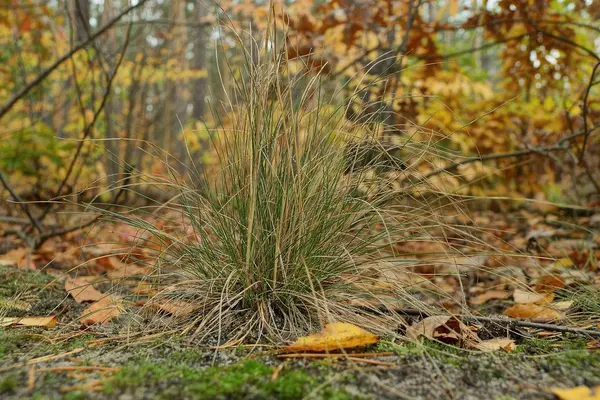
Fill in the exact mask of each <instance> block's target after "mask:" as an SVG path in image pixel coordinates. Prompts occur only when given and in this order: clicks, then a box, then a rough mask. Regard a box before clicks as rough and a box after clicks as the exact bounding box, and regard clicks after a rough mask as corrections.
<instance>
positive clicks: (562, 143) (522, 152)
mask: <svg viewBox="0 0 600 400" xmlns="http://www.w3.org/2000/svg"><path fill="white" fill-rule="evenodd" d="M599 127H600V126H595V127H593V128H591V129H590V130H589V132H588V133H591V132H592V131H594V130H595V129H597V128H599ZM585 134H586V132H585V131H579V132H576V133H574V134H571V135H569V136H567V137H564V138H563V139H561V140H560V141H559V142H558V143H557V144H555V145H552V146H545V147H538V148H530V149H523V150H517V151H511V152H507V153H495V154H486V155H483V156H479V157H468V158H465V159H464V160H461V161H457V162H455V163H452V164H449V165H446V166H444V167H441V168H438V169H436V170H434V171H432V172H430V173H428V174H427V175H425V176H424V177H422V178H421V179H419V181H417V182H416V183H415V184H413V186H416V185H419V184H421V183H423V182H425V181H427V180H428V179H429V178H431V177H433V176H435V175H439V174H441V173H444V172H451V171H454V170H456V169H457V168H458V167H460V166H462V165H466V164H472V163H475V162H484V161H490V160H498V159H502V158H511V157H523V156H526V155H530V154H536V153H537V154H542V155H544V156H546V155H547V154H549V153H552V152H555V151H566V150H568V148H567V147H566V146H565V143H566V142H568V141H571V140H572V139H574V138H577V137H580V136H584V135H585ZM544 153H546V154H544Z"/></svg>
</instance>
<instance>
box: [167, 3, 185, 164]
mask: <svg viewBox="0 0 600 400" xmlns="http://www.w3.org/2000/svg"><path fill="white" fill-rule="evenodd" d="M185 7H186V2H185V0H173V2H172V13H171V21H172V23H173V25H172V28H171V42H170V43H169V48H170V52H169V56H170V57H171V58H174V59H176V60H177V64H176V66H175V68H178V69H180V70H184V69H186V68H187V60H186V57H185V54H186V47H187V27H186V26H185V24H183V21H185ZM188 93H189V92H187V90H186V89H185V87H184V86H183V85H182V84H180V83H176V82H172V81H168V82H167V94H168V96H169V98H168V99H167V102H166V107H165V112H166V118H165V142H164V143H165V146H164V147H163V148H164V149H165V150H167V151H169V152H171V154H172V155H174V156H175V157H176V158H177V160H175V162H174V163H173V167H175V168H176V169H177V170H178V171H179V172H183V171H184V165H182V163H183V164H185V161H186V159H187V155H186V154H187V152H186V149H185V142H184V141H183V138H182V137H181V136H180V132H181V130H182V126H185V124H186V120H187V118H186V117H187V115H186V113H187V102H186V101H185V98H186V97H188V96H187V95H188Z"/></svg>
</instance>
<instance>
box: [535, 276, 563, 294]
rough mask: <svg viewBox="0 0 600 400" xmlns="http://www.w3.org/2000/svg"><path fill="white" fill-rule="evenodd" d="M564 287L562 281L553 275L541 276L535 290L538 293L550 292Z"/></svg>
mask: <svg viewBox="0 0 600 400" xmlns="http://www.w3.org/2000/svg"><path fill="white" fill-rule="evenodd" d="M564 287H565V281H564V279H562V278H561V277H558V276H554V275H546V276H543V277H541V278H540V279H539V280H538V282H537V283H536V284H535V290H536V291H538V292H552V291H554V290H555V289H561V288H564Z"/></svg>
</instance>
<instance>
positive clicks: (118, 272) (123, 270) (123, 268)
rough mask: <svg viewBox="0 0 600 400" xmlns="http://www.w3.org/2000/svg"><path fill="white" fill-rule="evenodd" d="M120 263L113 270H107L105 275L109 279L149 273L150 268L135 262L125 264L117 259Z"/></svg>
mask: <svg viewBox="0 0 600 400" xmlns="http://www.w3.org/2000/svg"><path fill="white" fill-rule="evenodd" d="M119 263H120V265H118V267H117V268H116V269H114V270H113V271H109V272H108V274H107V276H108V277H109V278H110V279H125V278H130V277H132V276H140V275H149V274H150V273H151V269H150V268H145V267H140V266H139V265H136V264H125V263H123V262H121V261H119Z"/></svg>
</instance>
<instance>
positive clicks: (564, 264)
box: [547, 258, 575, 269]
mask: <svg viewBox="0 0 600 400" xmlns="http://www.w3.org/2000/svg"><path fill="white" fill-rule="evenodd" d="M574 266H575V264H574V263H573V260H571V259H570V258H561V259H560V260H556V261H555V262H553V263H552V264H550V265H548V267H547V268H548V269H559V268H573V267H574Z"/></svg>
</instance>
